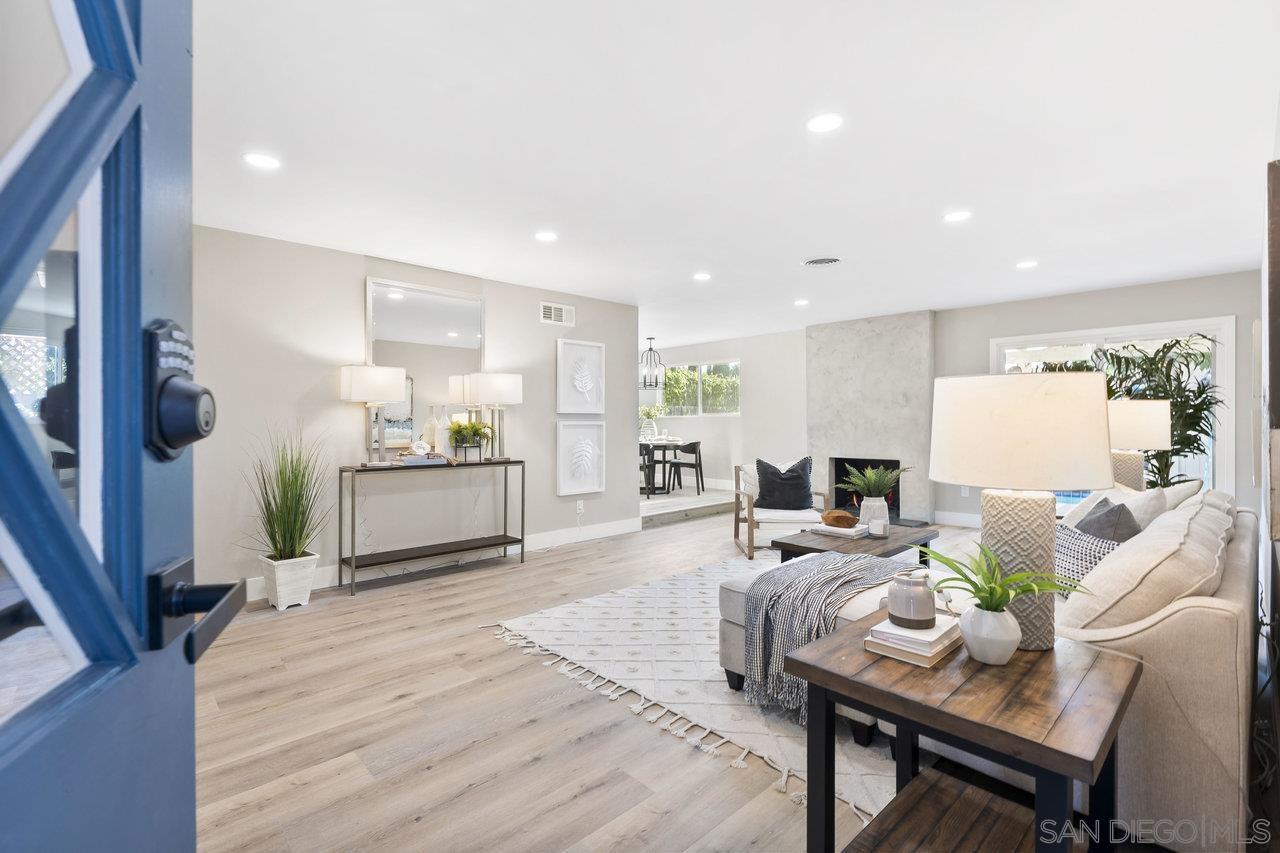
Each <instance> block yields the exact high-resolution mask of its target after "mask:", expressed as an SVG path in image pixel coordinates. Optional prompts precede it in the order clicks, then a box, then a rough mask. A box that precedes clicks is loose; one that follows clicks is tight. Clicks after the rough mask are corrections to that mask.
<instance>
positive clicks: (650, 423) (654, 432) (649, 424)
mask: <svg viewBox="0 0 1280 853" xmlns="http://www.w3.org/2000/svg"><path fill="white" fill-rule="evenodd" d="M657 437H658V423H657V421H655V420H654V419H653V418H641V419H640V438H641V440H644V439H650V438H657Z"/></svg>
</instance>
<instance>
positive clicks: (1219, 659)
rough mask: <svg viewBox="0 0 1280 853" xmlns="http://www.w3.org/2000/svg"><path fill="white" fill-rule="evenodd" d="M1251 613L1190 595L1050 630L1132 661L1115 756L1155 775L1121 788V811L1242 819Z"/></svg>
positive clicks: (1146, 774) (1222, 601)
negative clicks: (1143, 610)
mask: <svg viewBox="0 0 1280 853" xmlns="http://www.w3.org/2000/svg"><path fill="white" fill-rule="evenodd" d="M1254 621H1255V620H1254V617H1253V614H1252V613H1251V612H1250V611H1249V610H1248V608H1247V607H1244V606H1241V605H1240V604H1239V603H1237V602H1233V601H1230V600H1225V599H1221V598H1212V597H1208V596H1192V597H1188V598H1183V599H1179V600H1178V601H1175V602H1173V603H1172V604H1169V605H1168V606H1166V607H1164V608H1162V609H1161V610H1159V611H1157V612H1156V613H1153V614H1151V615H1150V616H1148V617H1147V618H1145V619H1142V620H1139V621H1137V622H1132V623H1130V624H1128V625H1119V626H1116V627H1112V628H1065V627H1062V626H1059V627H1058V629H1057V630H1058V634H1059V635H1060V636H1063V637H1067V638H1069V639H1072V640H1076V641H1077V642H1082V643H1088V644H1091V645H1094V646H1096V647H1099V648H1102V649H1108V650H1111V651H1115V652H1119V653H1122V654H1126V655H1135V656H1137V657H1140V658H1141V659H1142V663H1143V669H1142V675H1141V677H1140V679H1139V681H1138V686H1137V689H1136V690H1135V692H1134V697H1133V701H1132V704H1131V706H1130V708H1129V711H1128V713H1127V714H1126V716H1125V720H1124V723H1123V725H1122V728H1121V731H1120V739H1119V743H1120V744H1121V746H1120V749H1121V750H1122V755H1121V758H1120V763H1121V766H1123V765H1124V763H1125V762H1126V761H1128V762H1133V763H1136V764H1137V765H1138V766H1137V767H1134V768H1132V770H1134V771H1138V772H1137V773H1135V775H1134V776H1133V777H1131V778H1148V779H1159V780H1163V781H1162V782H1161V783H1160V784H1150V785H1147V786H1136V785H1134V786H1126V787H1129V788H1132V789H1133V790H1130V791H1128V793H1127V794H1126V795H1125V796H1126V798H1127V799H1129V803H1128V806H1127V807H1126V808H1124V809H1123V812H1124V813H1127V814H1129V815H1142V816H1146V817H1156V816H1161V817H1164V816H1179V815H1188V814H1196V815H1206V814H1207V815H1211V816H1212V817H1214V818H1215V819H1219V820H1239V821H1244V820H1245V815H1246V811H1245V805H1246V800H1247V796H1246V789H1247V785H1248V767H1249V730H1250V715H1251V704H1252V697H1253V681H1254V669H1253V660H1252V657H1253V655H1252V650H1253V641H1252V632H1253V630H1254V628H1255V624H1254ZM1236 825H1238V826H1243V825H1244V824H1243V823H1239V824H1236Z"/></svg>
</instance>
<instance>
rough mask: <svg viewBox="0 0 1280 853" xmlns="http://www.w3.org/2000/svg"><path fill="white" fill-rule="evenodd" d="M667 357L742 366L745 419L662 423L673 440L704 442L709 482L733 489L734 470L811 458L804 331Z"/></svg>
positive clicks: (672, 351) (686, 349) (673, 351)
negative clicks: (759, 463) (760, 462)
mask: <svg viewBox="0 0 1280 853" xmlns="http://www.w3.org/2000/svg"><path fill="white" fill-rule="evenodd" d="M661 353H662V360H663V362H665V363H666V364H702V363H707V362H712V361H728V360H732V359H737V360H738V361H740V362H741V368H740V374H739V375H740V377H741V380H742V391H741V399H740V410H741V411H740V413H739V414H737V415H703V416H698V417H666V418H661V419H660V420H659V422H658V428H659V429H666V430H668V431H669V432H670V433H671V434H672V435H677V436H679V437H680V438H682V439H684V440H686V441H701V442H702V464H703V471H704V474H705V475H706V477H707V479H708V480H718V481H722V482H721V483H717V484H716V485H724V484H731V483H732V481H733V466H734V465H740V464H743V463H744V462H745V463H746V464H753V463H754V462H755V460H756V459H757V458H760V459H764V460H766V461H770V462H774V463H782V462H793V461H795V460H797V459H799V458H801V457H802V456H804V455H805V454H806V451H805V447H806V446H807V444H808V442H807V440H806V438H805V338H804V331H803V330H796V331H792V332H779V333H777V334H771V335H755V336H752V337H747V338H733V339H731V340H725V341H713V342H710V343H705V344H693V345H690V346H683V347H669V348H667V349H662V350H661ZM633 373H634V370H633ZM633 417H634V410H633ZM708 485H711V484H710V483H709V484H708Z"/></svg>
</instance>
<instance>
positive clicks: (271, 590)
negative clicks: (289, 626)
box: [258, 552, 320, 610]
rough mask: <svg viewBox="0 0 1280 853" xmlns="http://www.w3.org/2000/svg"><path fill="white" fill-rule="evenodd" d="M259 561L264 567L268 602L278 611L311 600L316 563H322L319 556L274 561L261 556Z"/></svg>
mask: <svg viewBox="0 0 1280 853" xmlns="http://www.w3.org/2000/svg"><path fill="white" fill-rule="evenodd" d="M258 559H259V560H261V561H262V562H263V565H264V568H263V570H262V579H263V580H264V581H266V583H267V601H268V602H270V603H271V605H272V606H273V607H275V609H276V610H284V609H285V608H286V607H288V606H289V605H291V604H306V603H307V602H308V601H310V600H311V586H312V585H313V584H314V583H315V580H316V563H318V562H320V556H319V555H318V554H312V553H310V552H308V553H306V554H304V555H303V556H301V557H297V558H295V559H292V560H272V559H270V558H268V557H267V555H266V554H259V555H258Z"/></svg>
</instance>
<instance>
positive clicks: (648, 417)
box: [640, 403, 667, 439]
mask: <svg viewBox="0 0 1280 853" xmlns="http://www.w3.org/2000/svg"><path fill="white" fill-rule="evenodd" d="M666 413H667V407H666V406H665V405H664V404H662V403H654V404H653V405H652V406H641V407H640V438H641V439H646V438H654V437H656V436H657V435H658V424H657V423H656V421H657V419H658V418H660V417H662V416H663V415H665V414H666Z"/></svg>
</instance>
